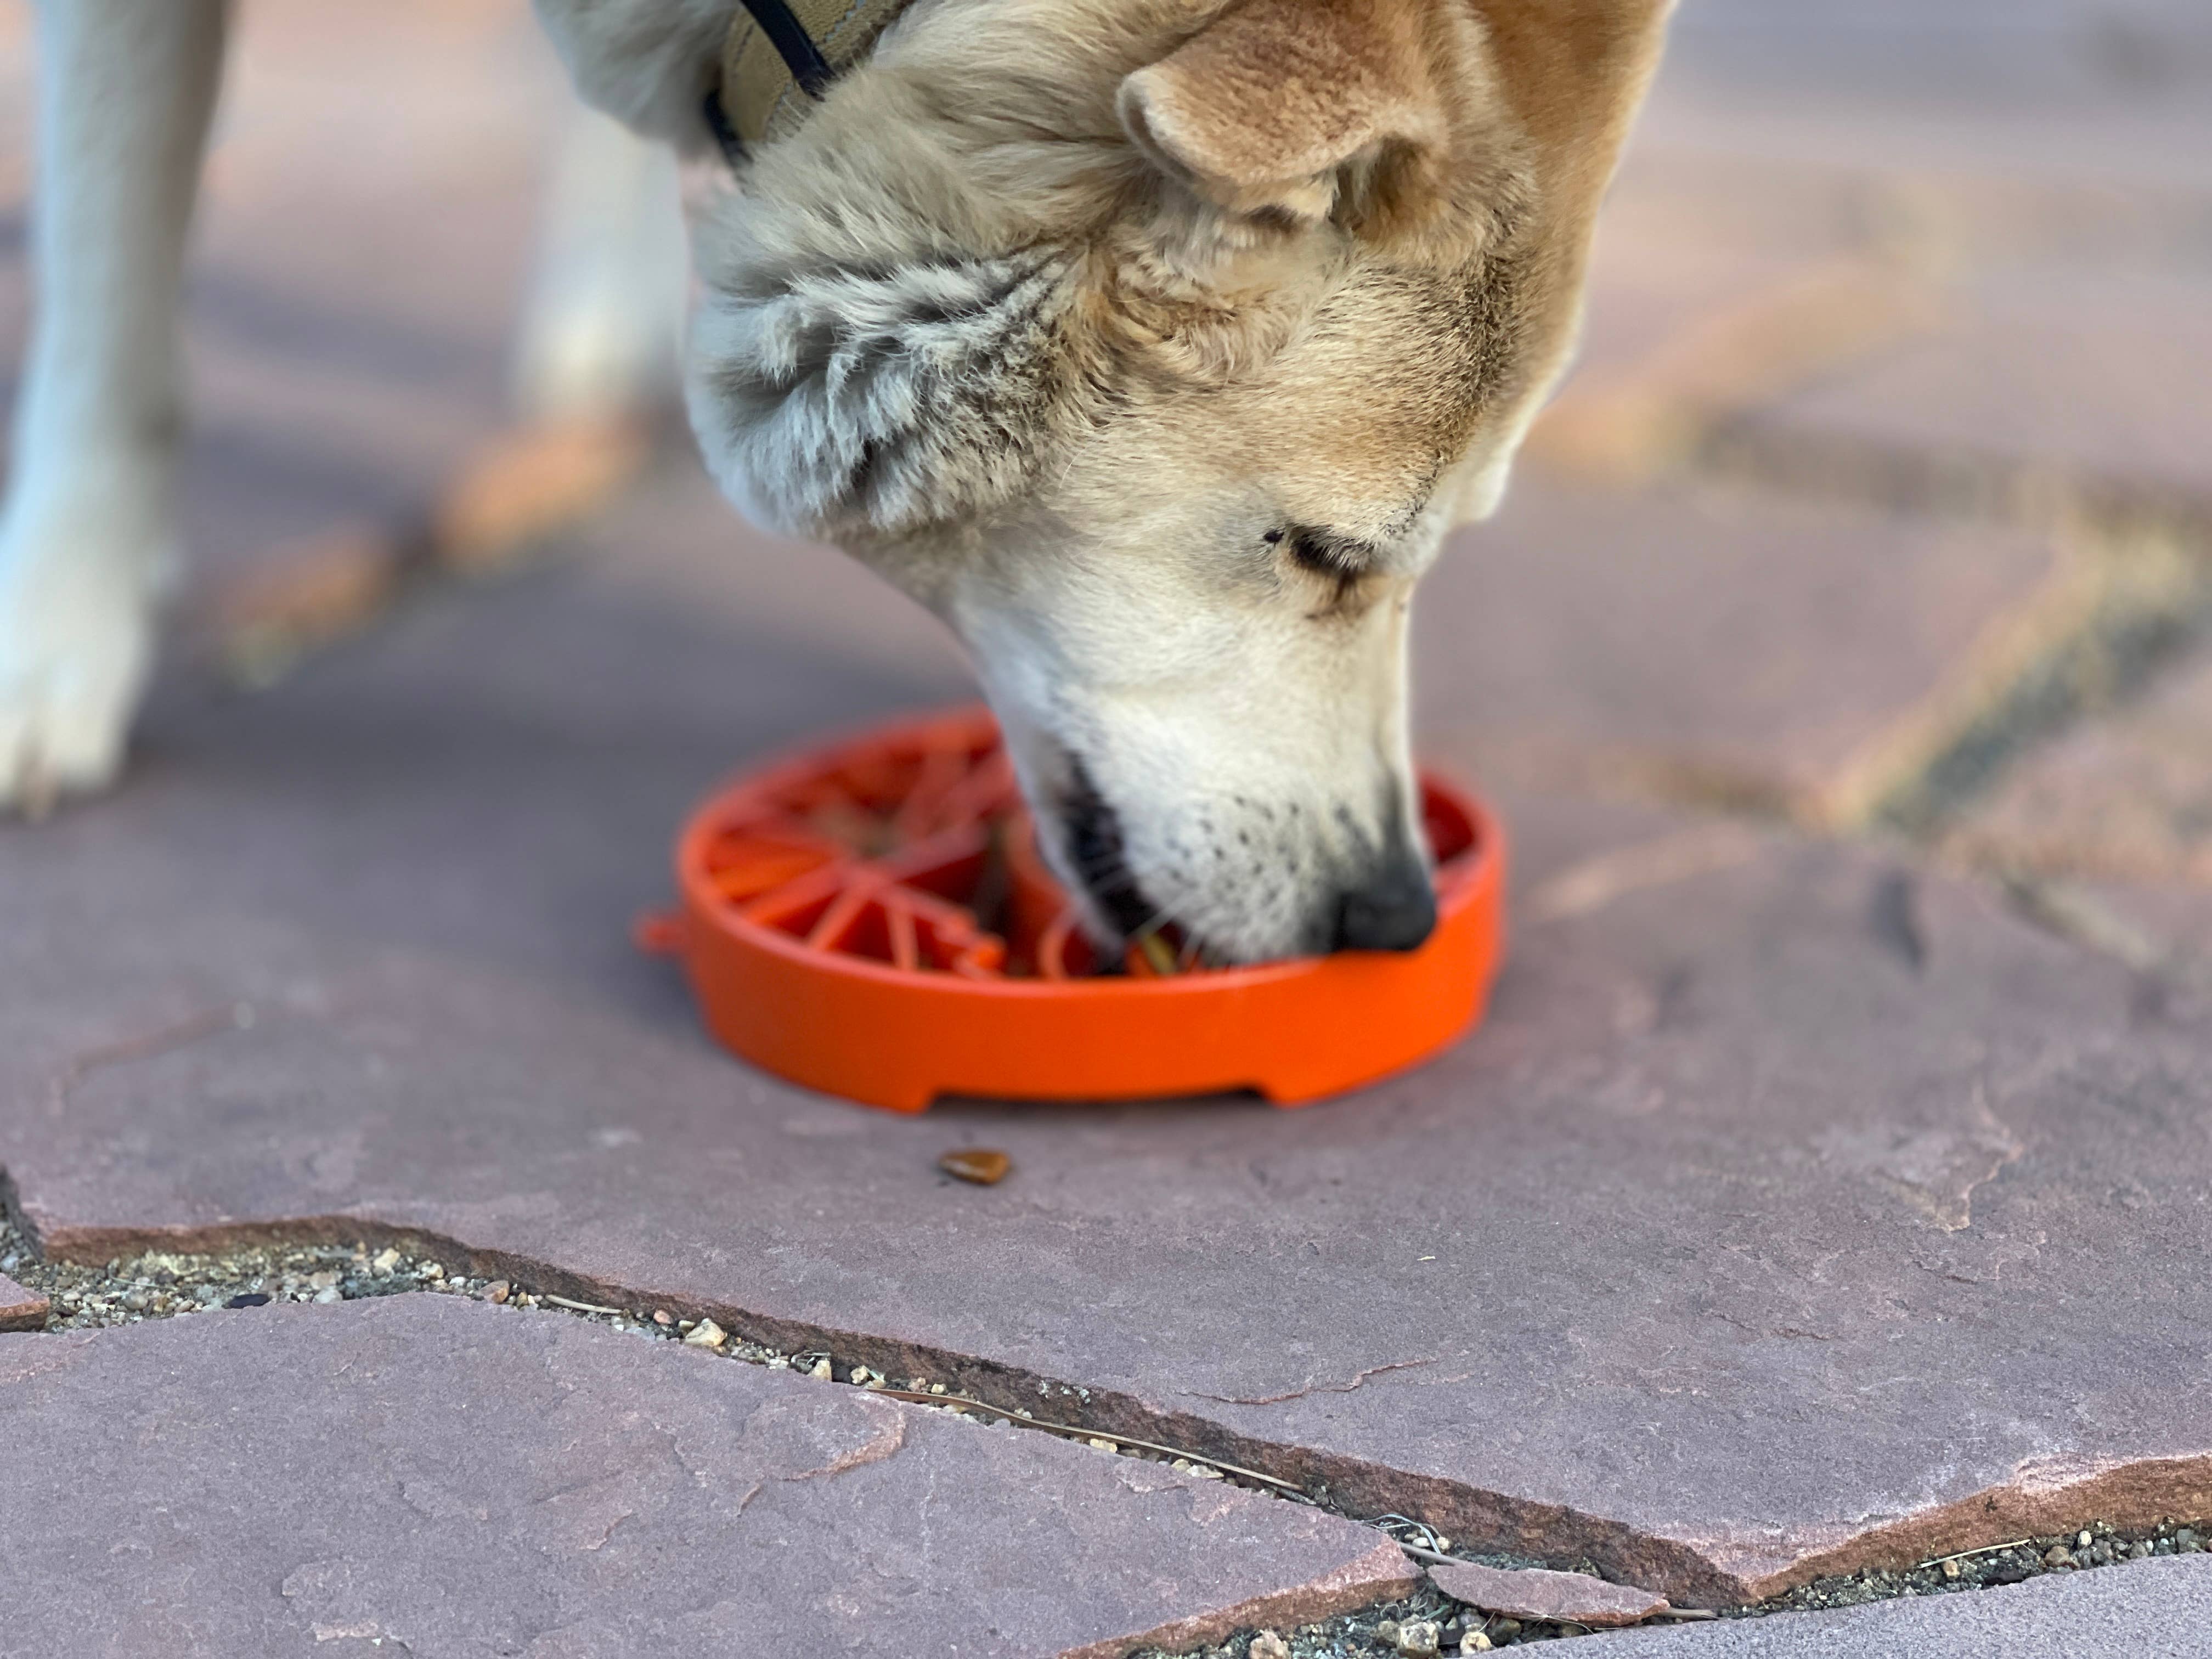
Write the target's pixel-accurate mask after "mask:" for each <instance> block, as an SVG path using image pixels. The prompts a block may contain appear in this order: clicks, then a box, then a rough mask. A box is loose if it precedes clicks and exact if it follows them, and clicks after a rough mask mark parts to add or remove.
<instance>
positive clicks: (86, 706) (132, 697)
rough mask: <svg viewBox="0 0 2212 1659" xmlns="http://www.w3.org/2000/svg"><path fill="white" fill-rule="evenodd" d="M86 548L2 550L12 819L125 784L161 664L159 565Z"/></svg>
mask: <svg viewBox="0 0 2212 1659" xmlns="http://www.w3.org/2000/svg"><path fill="white" fill-rule="evenodd" d="M76 551H77V553H78V554H79V555H80V556H76V557H60V558H56V559H52V560H49V559H40V558H30V557H13V558H10V557H8V556H5V555H6V550H4V549H0V816H4V815H7V814H9V813H21V814H24V815H25V816H27V817H39V816H41V815H43V814H44V813H45V812H46V811H48V810H50V809H51V808H52V806H53V805H54V803H55V802H56V801H58V800H59V799H61V798H63V797H64V796H66V795H72V794H78V793H85V792H88V791H91V790H96V789H101V788H105V787H106V786H107V785H108V784H110V783H112V782H113V781H114V779H115V775H116V774H117V772H118V771H119V770H120V769H121V768H122V764H123V752H124V746H125V740H126V739H127V738H128V737H129V735H130V729H131V716H132V714H134V713H135V712H136V711H137V706H138V699H139V697H140V696H141V695H142V694H143V691H144V690H145V687H146V680H147V678H148V675H149V672H150V671H151V669H152V666H153V656H154V614H153V613H154V605H153V596H152V593H151V592H150V588H151V586H152V584H151V583H150V582H149V580H148V579H147V576H146V574H145V571H146V568H147V562H146V561H143V560H103V559H101V558H100V557H98V556H90V557H87V556H82V553H83V551H84V550H82V549H80V550H76Z"/></svg>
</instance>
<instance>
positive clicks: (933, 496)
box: [688, 253, 1072, 542]
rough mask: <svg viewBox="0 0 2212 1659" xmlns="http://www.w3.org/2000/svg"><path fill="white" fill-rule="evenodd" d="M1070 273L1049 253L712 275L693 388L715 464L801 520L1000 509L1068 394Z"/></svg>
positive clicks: (790, 530)
mask: <svg viewBox="0 0 2212 1659" xmlns="http://www.w3.org/2000/svg"><path fill="white" fill-rule="evenodd" d="M750 274H751V275H752V276H754V277H755V278H756V279H758V277H759V276H760V272H759V271H758V270H757V269H756V270H755V271H753V272H752V273H750ZM1068 289H1069V283H1068V276H1067V271H1066V267H1065V266H1064V264H1060V263H1059V262H1056V261H1054V259H1051V258H1047V257H1045V256H1043V255H1041V254H1035V253H1031V254H1025V255H1015V256H1011V257H1008V258H997V259H982V258H978V259H960V260H948V261H944V262H940V263H932V262H927V261H916V262H915V263H912V264H900V265H895V266H892V267H890V268H889V269H872V270H871V269H865V268H864V269H844V270H836V269H832V270H800V271H796V272H791V273H787V274H784V275H782V276H781V277H780V279H778V280H775V281H773V282H765V283H762V282H757V281H756V283H755V284H750V285H749V284H747V283H744V282H731V283H726V285H717V286H715V287H712V288H710V289H709V290H708V294H707V295H706V296H705V297H704V298H703V299H702V302H701V307H700V310H699V312H698V314H697V316H696V319H695V321H694V324H693V346H694V352H693V363H692V370H691V374H690V383H689V388H688V391H689V397H690V407H691V418H692V425H693V428H694V429H695V430H696V432H697V433H698V435H699V439H700V443H701V446H702V449H703V451H704V453H705V456H706V460H707V464H708V470H709V471H712V472H713V473H714V476H715V480H716V482H717V483H720V485H721V487H722V489H723V491H724V493H725V494H726V495H728V496H729V497H730V499H731V500H732V501H734V502H735V503H736V504H737V505H738V507H740V508H741V509H742V510H743V511H744V513H745V515H746V516H747V517H748V518H750V519H751V520H753V521H754V522H755V523H757V524H759V525H762V526H765V527H767V528H769V529H773V530H779V531H782V532H786V533H787V534H792V535H799V536H818V537H823V538H829V539H831V540H837V541H848V542H849V541H852V540H854V539H860V538H869V537H873V536H898V535H908V534H912V533H914V532H917V531H920V530H922V529H924V528H926V527H927V526H931V525H933V524H938V523H944V522H948V521H952V520H959V519H962V518H966V517H972V516H974V515H976V514H979V513H987V512H988V511H989V510H990V509H992V508H993V507H997V506H999V505H1000V504H1002V503H1003V502H1004V501H1006V500H1007V499H1008V498H1010V497H1011V496H1012V495H1014V494H1015V493H1016V492H1017V491H1018V489H1021V488H1022V486H1023V485H1024V483H1026V482H1027V481H1028V479H1029V477H1030V475H1031V472H1032V471H1033V470H1034V467H1035V465H1036V460H1037V457H1038V454H1039V453H1040V452H1041V451H1042V449H1043V448H1044V447H1046V446H1047V445H1048V443H1049V441H1050V440H1051V436H1052V434H1053V431H1054V426H1055V422H1056V421H1057V419H1058V417H1059V415H1060V411H1061V409H1062V406H1063V404H1065V402H1066V398H1065V392H1066V386H1064V384H1063V382H1064V381H1065V380H1066V376H1067V375H1068V374H1070V373H1071V372H1072V366H1071V365H1070V363H1069V361H1068V354H1067V352H1066V349H1065V347H1064V344H1063V343H1062V340H1061V330H1060V325H1061V320H1062V313H1063V309H1064V305H1065V301H1066V295H1067V292H1068Z"/></svg>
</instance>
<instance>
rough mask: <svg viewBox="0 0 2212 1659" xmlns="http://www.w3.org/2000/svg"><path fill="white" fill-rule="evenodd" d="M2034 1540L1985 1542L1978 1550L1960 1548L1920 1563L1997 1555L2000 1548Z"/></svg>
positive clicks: (1929, 1564) (1936, 1564) (1936, 1563)
mask: <svg viewBox="0 0 2212 1659" xmlns="http://www.w3.org/2000/svg"><path fill="white" fill-rule="evenodd" d="M2034 1541H2035V1540H2033V1538H2015V1539H2014V1540H2013V1541H2012V1542H2011V1543H2009V1544H1984V1545H1983V1546H1982V1547H1981V1548H1979V1549H1978V1550H1960V1552H1959V1553H1957V1554H1956V1555H1939V1556H1937V1557H1936V1559H1934V1560H1932V1561H1923V1562H1922V1563H1921V1564H1920V1565H1921V1566H1923V1567H1940V1566H1942V1565H1943V1564H1944V1563H1945V1562H1946V1561H1964V1560H1966V1559H1968V1558H1969V1557H1970V1556H1976V1555H1995V1554H1996V1553H1997V1552H1998V1551H2000V1550H2016V1549H2018V1548H2019V1547H2021V1545H2022V1544H2033V1542H2034ZM1914 1571H1919V1569H1918V1568H1915V1569H1914Z"/></svg>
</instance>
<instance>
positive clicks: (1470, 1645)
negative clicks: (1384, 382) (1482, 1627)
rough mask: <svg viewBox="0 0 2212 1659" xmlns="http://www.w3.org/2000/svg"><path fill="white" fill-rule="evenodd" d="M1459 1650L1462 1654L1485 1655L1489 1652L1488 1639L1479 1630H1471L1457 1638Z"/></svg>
mask: <svg viewBox="0 0 2212 1659" xmlns="http://www.w3.org/2000/svg"><path fill="white" fill-rule="evenodd" d="M1459 1650H1460V1651H1461V1652H1462V1653H1487V1652H1489V1651H1490V1638H1488V1637H1487V1636H1485V1635H1484V1634H1483V1633H1482V1632H1480V1631H1479V1630H1471V1631H1469V1632H1468V1633H1467V1634H1466V1635H1464V1636H1462V1637H1461V1638H1459Z"/></svg>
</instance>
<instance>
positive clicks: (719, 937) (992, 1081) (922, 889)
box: [640, 708, 1505, 1112]
mask: <svg viewBox="0 0 2212 1659" xmlns="http://www.w3.org/2000/svg"><path fill="white" fill-rule="evenodd" d="M1421 789H1422V805H1423V808H1424V811H1425V815H1426V823H1427V829H1428V835H1429V842H1430V845H1431V848H1432V849H1433V850H1434V852H1435V854H1436V860H1437V872H1436V881H1437V911H1438V916H1437V929H1436V932H1435V933H1433V934H1431V936H1430V938H1429V939H1428V942H1427V943H1426V944H1425V945H1422V946H1421V948H1420V949H1419V950H1418V951H1410V952H1405V953H1383V952H1373V951H1350V952H1345V953H1341V954H1339V955H1336V956H1332V957H1315V958H1309V959H1304V960H1300V961H1295V962H1281V963H1267V964H1266V965H1264V966H1261V967H1257V968H1234V969H1190V970H1189V971H1186V972H1177V973H1167V974H1162V973H1159V972H1157V971H1156V970H1154V969H1152V967H1151V965H1150V964H1149V963H1148V962H1147V961H1146V957H1144V956H1143V955H1142V954H1141V953H1139V952H1134V951H1133V952H1132V953H1131V955H1130V958H1129V962H1128V964H1127V967H1128V971H1127V973H1126V974H1122V975H1100V974H1097V972H1096V971H1095V969H1096V968H1097V963H1095V961H1094V960H1093V953H1092V951H1091V945H1090V941H1089V940H1088V939H1087V938H1086V937H1085V935H1084V933H1082V931H1081V929H1080V928H1079V927H1078V926H1077V923H1076V920H1075V915H1074V911H1073V908H1072V907H1071V906H1070V904H1069V902H1068V901H1067V898H1066V895H1065V894H1064V893H1063V892H1062V891H1061V890H1060V888H1059V887H1058V886H1057V885H1055V884H1054V881H1053V878H1052V877H1051V876H1050V875H1049V874H1048V872H1046V870H1045V867H1044V865H1043V863H1042V860H1040V859H1039V858H1038V856H1037V854H1036V849H1035V847H1034V844H1033V842H1032V840H1031V837H1030V826H1029V820H1028V817H1027V816H1026V814H1025V813H1024V811H1023V809H1022V805H1021V798H1020V795H1019V793H1018V791H1017V789H1016V787H1015V785H1014V780H1013V773H1012V767H1011V766H1010V765H1009V764H1008V763H1007V760H1006V754H1005V751H1004V750H1002V749H1001V748H1000V743H999V729H998V726H996V724H994V721H993V720H992V718H991V715H990V713H989V711H988V710H987V709H984V708H964V709H959V710H956V711H954V712H951V713H949V714H938V715H934V716H931V717H928V718H926V719H922V720H913V721H909V722H906V723H903V724H901V725H897V726H890V727H887V728H884V729H883V730H880V731H877V732H870V733H868V734H867V735H866V736H863V737H860V738H854V739H852V740H850V741H848V742H845V743H842V744H836V745H834V746H832V747H830V748H828V749H823V750H817V751H815V752H813V753H811V754H806V755H801V756H799V757H795V758H793V759H791V760H787V761H785V762H783V763H781V764H778V765H775V766H771V767H769V768H768V769H766V770H764V771H762V772H759V773H757V774H755V775H752V776H750V777H749V778H746V779H744V780H743V781H739V782H738V783H735V784H733V785H732V786H731V787H728V788H726V789H725V790H723V791H722V792H721V793H719V794H717V795H714V797H712V798H711V799H708V801H706V802H705V803H704V804H703V805H702V806H701V807H700V808H699V809H698V811H696V812H694V813H693V814H692V817H691V819H690V823H687V824H686V825H685V826H684V833H683V836H682V837H681V838H680V839H679V840H678V842H677V848H676V882H677V890H678V895H679V896H680V906H681V908H680V909H679V911H678V913H677V914H676V915H671V916H669V917H666V918H664V919H661V920H659V921H654V922H652V923H648V924H647V925H646V926H645V927H644V928H643V930H642V931H641V936H640V937H641V943H643V944H646V945H648V946H649V947H652V948H657V949H661V950H665V951H671V952H673V953H675V954H678V955H680V956H681V957H682V958H683V960H684V968H685V969H686V970H687V972H688V973H689V975H690V980H691V985H692V988H693V989H694V990H695V991H696V993H697V995H698V999H699V1006H700V1008H701V1010H702V1012H704V1014H705V1016H706V1020H707V1024H708V1027H709V1028H710V1029H711V1030H713V1031H714V1035H715V1036H717V1037H718V1038H720V1040H721V1041H722V1042H724V1043H726V1044H727V1045H728V1046H729V1047H730V1048H733V1049H735V1050H736V1051H737V1052H738V1054H742V1055H744V1057H745V1058H746V1059H747V1060H751V1061H752V1062H753V1063H754V1064H756V1065H758V1066H764V1067H766V1068H767V1069H768V1070H769V1071H771V1072H775V1073H779V1074H781V1076H784V1077H787V1078H789V1079H791V1080H792V1081H793V1082H794V1083H799V1084H803V1085H805V1086H807V1087H808V1088H811V1089H819V1090H822V1091H824V1092H826V1093H829V1094H836V1095H843V1096H845V1097H848V1098H849V1099H853V1100H857V1101H860V1102H862V1103H865V1104H866V1105H870V1106H882V1107H888V1108H889V1109H891V1110H893V1111H900V1112H919V1111H921V1109H924V1108H925V1107H927V1105H928V1104H929V1103H930V1102H931V1101H932V1100H933V1099H934V1098H936V1097H938V1096H939V1095H941V1094H948V1095H967V1096H987V1097H1004V1098H1018V1099H1030V1100H1109V1099H1134V1098H1140V1097H1148V1096H1161V1095H1198V1094H1212V1093H1218V1092H1221V1091H1226V1090H1233V1089H1243V1088H1250V1089H1256V1090H1257V1091H1259V1092H1260V1093H1261V1094H1262V1095H1264V1096H1265V1097H1267V1099H1269V1100H1271V1101H1273V1102H1274V1103H1276V1104H1277V1105H1279V1106H1294V1105H1298V1104H1301V1103H1304V1102H1306V1101H1310V1100H1316V1099H1319V1098H1321V1097H1323V1096H1325V1095H1331V1094H1335V1093H1337V1092H1339V1091H1342V1090H1346V1089H1349V1088H1352V1087H1354V1086H1356V1085H1359V1084H1363V1083H1368V1082H1371V1081H1373V1080H1374V1079H1377V1078H1381V1077H1384V1076H1387V1075H1388V1074H1389V1073H1392V1072H1395V1071H1397V1070H1399V1069H1401V1067H1404V1066H1410V1065H1412V1064H1413V1062H1414V1061H1416V1060H1421V1059H1423V1058H1425V1057H1426V1056H1427V1055H1429V1054H1432V1053H1434V1052H1435V1051H1436V1050H1437V1048H1441V1047H1443V1045H1444V1044H1445V1043H1447V1042H1450V1041H1451V1040H1452V1038H1454V1037H1455V1036H1458V1035H1459V1033H1460V1032H1461V1031H1462V1030H1465V1029H1466V1028H1467V1025H1468V1022H1469V1021H1471V1020H1473V1019H1474V1018H1475V1017H1476V1016H1477V1015H1478V1014H1480V1012H1481V1010H1482V1006H1483V1003H1484V1001H1485V1000H1486V997H1487V996H1488V994H1489V989H1490V981H1491V979H1492V975H1493V974H1494V973H1495V972H1496V970H1497V967H1498V958H1499V956H1500V954H1501V951H1502V947H1503V943H1504V903H1503V897H1504V866H1505V842H1504V836H1503V834H1502V833H1501V831H1500V830H1499V828H1498V822H1497V820H1496V819H1495V818H1493V817H1492V816H1491V815H1490V814H1489V812H1488V811H1486V810H1485V809H1484V808H1483V806H1482V805H1480V803H1479V802H1477V801H1476V800H1474V799H1473V798H1472V797H1471V796H1468V795H1467V794H1465V793H1462V792H1460V791H1458V790H1456V789H1455V788H1453V787H1451V786H1449V784H1447V783H1445V782H1443V781H1442V780H1440V779H1438V778H1436V777H1434V776H1429V775H1425V776H1424V777H1423V779H1422V781H1421ZM979 918H981V919H979Z"/></svg>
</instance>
